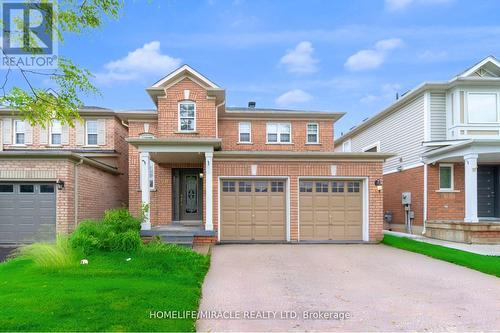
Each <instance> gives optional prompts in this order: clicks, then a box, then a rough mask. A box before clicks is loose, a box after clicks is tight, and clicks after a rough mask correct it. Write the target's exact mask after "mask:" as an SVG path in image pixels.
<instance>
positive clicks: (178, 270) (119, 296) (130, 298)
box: [0, 245, 210, 331]
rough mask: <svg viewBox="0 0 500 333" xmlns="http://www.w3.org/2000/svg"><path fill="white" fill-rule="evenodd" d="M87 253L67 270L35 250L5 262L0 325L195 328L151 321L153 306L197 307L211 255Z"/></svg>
mask: <svg viewBox="0 0 500 333" xmlns="http://www.w3.org/2000/svg"><path fill="white" fill-rule="evenodd" d="M129 257H130V258H132V260H131V261H126V258H129ZM87 259H88V260H89V265H73V266H70V267H64V268H43V267H41V266H39V265H37V264H36V263H35V262H34V261H33V259H30V257H29V256H21V257H18V258H15V259H12V260H10V261H7V262H6V263H3V264H0V304H1V306H0V331H194V330H195V320H192V319H178V320H175V319H150V311H155V310H156V311H171V310H197V309H198V305H199V299H200V295H201V285H202V282H203V279H204V277H205V274H206V272H207V270H208V267H209V261H210V258H209V257H208V256H202V255H199V254H197V253H194V252H193V251H191V250H188V249H183V248H179V247H177V246H174V245H172V246H166V247H161V248H160V247H154V246H151V247H144V248H142V249H141V250H139V251H138V252H137V253H135V254H127V253H110V252H108V253H96V254H93V255H91V256H88V257H87Z"/></svg>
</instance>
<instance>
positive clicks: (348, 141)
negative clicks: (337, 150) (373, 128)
mask: <svg viewBox="0 0 500 333" xmlns="http://www.w3.org/2000/svg"><path fill="white" fill-rule="evenodd" d="M346 144H349V151H346V150H345V146H346ZM342 152H344V153H350V152H352V143H351V139H349V140H346V141H344V142H342Z"/></svg>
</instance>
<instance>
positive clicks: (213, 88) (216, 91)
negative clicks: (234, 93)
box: [146, 64, 225, 105]
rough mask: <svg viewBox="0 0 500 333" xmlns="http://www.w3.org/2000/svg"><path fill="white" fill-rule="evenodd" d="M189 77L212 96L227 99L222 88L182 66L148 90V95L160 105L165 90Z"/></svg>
mask: <svg viewBox="0 0 500 333" xmlns="http://www.w3.org/2000/svg"><path fill="white" fill-rule="evenodd" d="M185 77H188V78H190V79H192V80H193V81H195V82H197V83H198V84H200V85H201V86H203V87H204V88H206V89H207V92H208V94H209V95H210V96H213V97H215V98H216V99H218V100H220V101H223V100H224V99H225V92H224V89H222V88H220V87H219V86H218V85H217V84H215V83H214V82H213V81H211V80H209V79H208V78H207V77H206V76H204V75H203V74H201V73H200V72H198V71H196V70H195V69H193V68H192V67H191V66H189V65H186V64H185V65H182V66H181V67H179V68H177V69H176V70H174V71H172V72H170V73H169V74H167V75H166V76H164V77H163V78H161V79H160V80H158V81H156V82H155V83H154V84H153V85H152V86H150V87H148V88H146V91H147V93H148V94H149V96H150V97H151V98H152V99H153V102H154V103H155V104H156V105H158V97H159V96H162V95H164V94H165V89H166V88H167V87H168V86H169V85H170V84H173V83H175V82H178V81H179V80H181V79H183V78H185Z"/></svg>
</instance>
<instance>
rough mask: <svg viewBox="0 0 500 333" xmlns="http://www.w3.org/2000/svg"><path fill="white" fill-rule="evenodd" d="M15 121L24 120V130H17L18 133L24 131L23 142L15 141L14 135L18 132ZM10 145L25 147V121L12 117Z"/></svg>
mask: <svg viewBox="0 0 500 333" xmlns="http://www.w3.org/2000/svg"><path fill="white" fill-rule="evenodd" d="M17 122H24V132H19V133H24V143H17V136H16V134H17V133H18V132H17V129H16V128H17V126H16V123H17ZM12 145H13V146H19V147H25V146H26V122H25V121H24V120H21V119H14V123H13V128H12Z"/></svg>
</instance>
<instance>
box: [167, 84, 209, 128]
mask: <svg viewBox="0 0 500 333" xmlns="http://www.w3.org/2000/svg"><path fill="white" fill-rule="evenodd" d="M184 90H189V91H190V94H189V100H192V101H194V102H196V133H192V134H186V133H178V129H179V128H178V127H179V126H178V120H179V117H178V114H179V106H178V104H179V102H180V101H183V100H184ZM215 128H216V113H215V99H207V91H206V90H205V88H203V87H202V86H200V85H199V84H197V83H195V82H194V81H192V80H191V79H188V78H185V79H183V80H181V81H180V82H178V83H176V84H174V85H173V86H172V87H170V88H168V89H167V90H166V95H165V96H162V97H159V98H158V136H160V137H168V136H184V137H185V136H195V137H196V136H199V137H215V136H216V133H215V131H216V130H215Z"/></svg>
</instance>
